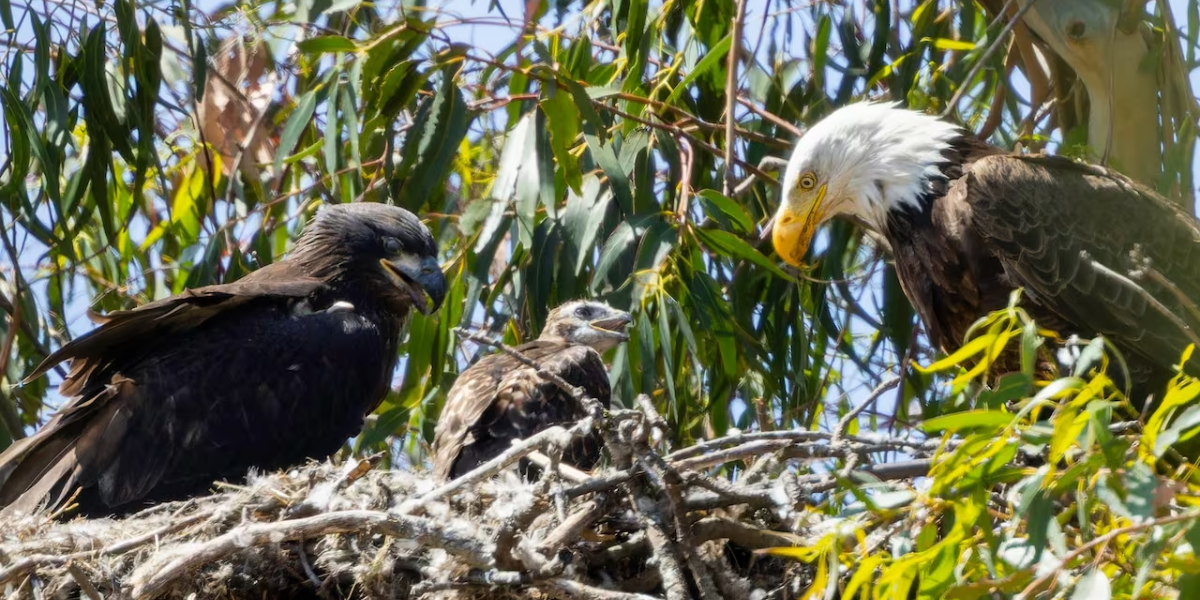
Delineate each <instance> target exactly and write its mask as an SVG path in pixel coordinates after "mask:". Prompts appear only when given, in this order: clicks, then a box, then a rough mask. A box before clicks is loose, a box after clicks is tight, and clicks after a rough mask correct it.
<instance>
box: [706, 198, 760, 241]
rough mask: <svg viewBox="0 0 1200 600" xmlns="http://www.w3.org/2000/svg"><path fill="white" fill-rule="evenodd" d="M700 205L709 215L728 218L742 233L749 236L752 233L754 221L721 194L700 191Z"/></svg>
mask: <svg viewBox="0 0 1200 600" xmlns="http://www.w3.org/2000/svg"><path fill="white" fill-rule="evenodd" d="M698 196H699V198H700V200H701V204H703V205H704V207H705V210H707V211H708V212H709V214H710V215H712V214H713V213H719V214H722V215H725V216H727V217H729V218H730V220H731V222H732V223H733V224H734V225H736V226H737V228H738V230H740V231H741V232H742V233H745V234H750V233H753V232H754V220H753V219H751V218H750V215H749V214H747V213H746V210H745V209H743V208H742V207H741V205H739V204H738V203H737V202H734V201H733V199H732V198H730V197H729V196H726V195H725V194H722V193H720V192H718V191H716V190H701V191H700V193H699V194H698Z"/></svg>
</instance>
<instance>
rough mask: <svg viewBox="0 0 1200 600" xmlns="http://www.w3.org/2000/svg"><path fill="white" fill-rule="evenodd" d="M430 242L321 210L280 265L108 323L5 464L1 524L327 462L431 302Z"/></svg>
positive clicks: (382, 216)
mask: <svg viewBox="0 0 1200 600" xmlns="http://www.w3.org/2000/svg"><path fill="white" fill-rule="evenodd" d="M445 291H446V281H445V278H444V277H443V275H442V272H441V270H440V269H439V268H438V261H437V246H436V244H435V242H434V239H433V237H432V236H431V235H430V233H429V230H428V229H426V228H425V226H424V225H422V224H421V222H420V221H418V220H417V218H416V217H415V216H413V214H412V213H410V212H408V211H406V210H404V209H401V208H397V207H394V206H385V205H381V204H346V205H338V206H329V207H327V208H325V209H323V210H322V211H321V212H320V213H319V214H318V215H317V217H316V219H315V220H314V222H313V223H311V224H310V225H309V226H308V227H307V228H306V229H305V231H304V233H303V235H301V236H300V239H299V240H298V241H297V242H296V246H295V248H294V249H293V250H292V251H291V253H290V254H289V255H288V256H287V258H285V259H283V260H280V261H279V262H276V263H274V264H271V265H268V266H266V267H264V268H262V269H259V270H258V271H255V272H253V273H251V274H249V275H247V276H246V277H244V278H243V279H241V280H240V281H237V282H235V283H229V284H224V285H214V286H209V287H203V288H198V289H193V290H188V291H186V292H184V293H182V294H179V295H177V296H172V297H170V298H166V299H163V300H159V301H157V302H152V303H150V304H146V305H144V306H139V307H137V308H135V309H133V310H129V311H122V312H117V313H113V314H110V315H108V316H107V317H104V318H103V324H102V325H101V326H100V327H99V328H97V329H96V330H94V331H92V332H90V333H88V334H86V335H83V336H80V337H79V338H76V339H75V340H73V341H71V342H70V343H68V344H66V345H64V346H63V347H62V348H60V349H59V350H58V351H57V352H54V353H53V354H52V355H50V356H49V357H48V358H46V360H45V361H44V362H43V363H42V364H41V365H40V366H39V367H38V368H37V369H36V370H35V371H34V373H33V375H31V377H36V376H39V375H41V374H43V373H45V372H46V371H47V370H48V369H49V368H50V367H52V366H54V365H55V364H57V363H59V362H61V361H64V360H70V361H71V367H70V372H69V374H68V375H67V378H66V379H65V380H63V382H62V385H61V386H60V388H59V389H60V391H61V392H62V394H63V395H64V396H68V397H70V398H71V400H70V401H69V402H68V403H67V404H66V405H65V406H64V407H63V408H62V409H61V410H59V411H58V413H57V414H56V415H55V416H54V417H53V418H52V419H51V420H50V422H49V423H47V424H46V425H45V426H44V427H42V428H41V430H40V431H38V432H37V433H36V434H34V435H33V436H31V437H29V438H26V439H23V440H19V441H17V442H16V443H14V444H13V445H12V446H10V447H9V448H8V449H7V450H5V451H4V452H3V454H0V506H5V507H7V508H5V509H4V512H5V513H11V512H14V511H21V512H26V511H30V510H33V509H35V508H37V507H39V506H48V507H50V508H57V507H60V506H62V505H63V503H64V502H65V501H66V500H67V499H68V498H69V497H70V496H71V494H72V493H74V491H75V490H76V489H78V488H82V491H81V492H80V494H79V496H78V497H77V499H76V501H77V502H78V504H79V513H81V514H84V515H92V516H98V515H107V514H120V513H124V512H128V511H130V510H134V509H137V508H140V507H142V506H144V505H146V504H148V503H152V502H161V501H166V500H174V499H180V498H185V497H188V496H191V495H195V494H198V493H202V492H204V491H205V490H206V489H208V488H209V486H210V485H211V484H212V483H213V481H215V480H218V479H224V478H234V479H236V478H241V477H243V476H244V475H245V474H246V471H247V469H248V468H249V467H258V468H262V469H273V468H280V467H285V466H288V465H293V464H296V463H300V462H302V461H304V460H305V459H308V458H324V457H326V456H328V455H329V454H331V453H333V452H334V451H336V450H337V449H338V448H339V447H340V446H341V445H342V444H343V443H344V442H345V441H346V439H347V438H349V437H350V436H353V435H355V434H356V433H358V431H359V430H360V429H361V428H362V424H363V418H364V417H365V416H366V415H367V414H368V413H370V412H371V411H372V410H373V409H374V408H375V407H376V406H377V405H378V404H379V402H380V400H382V399H383V397H384V395H385V393H386V392H387V390H388V385H389V383H390V381H391V376H392V369H393V367H394V366H395V365H396V361H397V358H398V353H397V351H398V346H399V343H400V339H399V338H400V331H401V327H402V326H403V323H404V319H405V317H406V316H407V315H408V311H409V309H410V308H414V307H415V308H416V309H417V310H419V311H421V312H422V313H425V314H429V313H431V312H433V311H435V310H437V308H438V307H439V306H440V305H441V303H442V298H443V297H444V295H445Z"/></svg>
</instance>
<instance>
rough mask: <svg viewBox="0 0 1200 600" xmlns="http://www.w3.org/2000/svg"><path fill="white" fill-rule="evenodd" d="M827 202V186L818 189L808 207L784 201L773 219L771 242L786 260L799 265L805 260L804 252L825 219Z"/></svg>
mask: <svg viewBox="0 0 1200 600" xmlns="http://www.w3.org/2000/svg"><path fill="white" fill-rule="evenodd" d="M824 202H825V186H821V187H820V188H818V189H817V197H816V198H815V199H814V200H813V202H812V204H810V205H808V206H806V207H799V209H797V208H796V207H793V206H792V205H791V204H790V203H786V202H785V203H784V205H783V206H781V207H779V212H778V213H777V214H776V215H775V218H774V219H773V223H772V224H773V226H772V228H771V243H772V244H774V246H775V251H776V252H778V253H779V257H780V258H782V259H783V260H784V262H786V263H788V264H789V265H792V266H794V267H799V266H801V265H802V263H803V261H804V253H805V252H808V245H809V244H811V243H812V239H813V235H815V234H816V232H817V225H820V224H821V222H822V221H823V220H824V219H823V218H822V217H824V212H823V209H824V207H823V206H822V204H824Z"/></svg>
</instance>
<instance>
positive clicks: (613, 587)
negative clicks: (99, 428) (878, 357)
mask: <svg viewBox="0 0 1200 600" xmlns="http://www.w3.org/2000/svg"><path fill="white" fill-rule="evenodd" d="M885 389H888V388H885V387H884V386H881V387H880V388H879V389H878V390H876V393H875V394H872V397H871V398H868V400H867V402H864V405H866V404H867V403H868V402H871V401H872V400H873V399H874V398H875V397H877V396H878V394H879V393H882V391H884V390H885ZM572 391H573V393H575V394H576V397H577V399H578V400H579V401H580V402H581V403H583V405H584V406H585V407H587V408H588V410H589V412H590V416H589V417H587V418H585V419H583V420H581V421H580V422H578V423H576V424H574V425H573V426H571V427H569V428H568V427H552V428H550V429H547V430H545V431H543V432H541V433H538V434H536V435H534V436H532V437H530V438H528V439H526V440H522V441H520V442H518V443H516V444H514V445H513V447H512V448H511V449H510V450H508V451H507V452H505V453H504V454H502V455H500V456H497V457H495V458H494V459H493V460H491V461H489V462H488V463H485V464H483V465H480V466H479V467H478V468H476V469H474V470H473V471H471V472H469V473H467V474H465V475H462V476H461V477H458V478H457V479H455V480H453V481H451V482H448V483H447V482H440V481H436V480H435V479H434V478H433V477H432V476H431V475H430V474H429V473H427V472H425V471H380V470H376V469H374V468H373V467H374V465H375V463H376V462H377V457H372V458H367V459H363V460H359V461H357V462H355V461H349V462H346V463H342V464H333V463H329V462H325V463H313V464H309V465H306V466H304V467H301V468H296V469H293V470H290V471H287V472H277V473H268V474H255V473H252V474H251V475H250V476H249V477H248V479H247V481H246V484H245V485H244V486H240V487H232V486H225V487H224V491H222V492H219V493H215V494H212V495H210V496H205V497H200V498H195V499H192V500H188V501H185V502H175V503H168V504H162V505H158V506H155V507H152V508H149V509H147V510H144V511H142V512H140V513H136V514H133V515H130V516H128V517H125V518H122V519H95V520H84V519H75V520H69V521H64V520H62V519H61V518H56V515H47V514H35V515H30V516H23V517H20V518H17V519H14V520H11V521H10V522H7V523H0V590H4V591H5V593H6V595H12V594H13V593H15V595H17V596H18V597H32V598H67V597H71V598H80V597H81V598H92V599H99V598H139V599H141V598H254V599H260V598H265V597H316V598H341V597H365V598H374V597H379V598H415V597H421V598H505V597H511V598H579V599H597V600H619V599H633V598H666V599H668V600H683V599H686V598H702V599H705V600H708V599H715V598H751V599H755V600H759V599H767V598H793V597H796V596H797V595H798V594H799V593H800V592H801V591H802V590H804V589H806V588H807V587H808V584H810V583H811V582H812V579H813V571H812V570H811V567H809V566H807V565H804V564H802V563H799V562H796V561H793V560H790V559H784V558H780V557H777V556H774V555H770V554H763V553H761V552H758V551H760V550H762V549H764V548H772V547H788V546H803V545H809V544H811V543H812V541H813V540H815V539H817V538H818V537H820V536H822V535H825V534H827V533H828V532H829V531H831V528H835V527H837V526H838V521H839V519H833V518H832V517H829V516H828V515H827V513H828V512H829V511H827V510H808V508H809V507H811V506H814V505H819V504H821V503H823V502H825V501H826V500H828V498H829V497H830V495H829V492H830V491H832V490H834V489H835V488H836V487H838V486H839V481H841V482H845V481H853V482H855V483H856V484H859V485H865V486H867V487H870V486H873V485H884V486H886V487H887V488H888V489H893V490H894V489H895V488H896V487H897V484H898V485H899V487H901V488H909V487H910V483H909V480H910V479H911V478H913V477H918V476H921V475H924V474H925V473H927V472H928V469H929V461H928V460H926V459H923V458H920V457H923V456H929V455H931V454H932V453H933V452H935V451H936V450H937V443H936V442H932V441H922V440H910V439H900V438H882V437H861V436H853V435H846V434H845V433H844V431H845V429H847V427H846V426H847V425H848V424H849V419H844V420H843V422H842V423H840V424H839V426H838V427H837V428H835V430H834V431H832V432H813V431H779V432H759V433H748V434H742V433H736V432H735V433H733V434H731V435H727V436H725V437H722V438H718V439H715V440H709V441H705V442H702V443H699V444H696V445H694V446H691V447H688V448H683V449H680V450H676V451H673V452H672V451H670V449H669V448H666V445H665V444H664V443H663V442H662V441H661V440H662V439H666V438H667V437H668V436H666V435H663V434H665V433H667V432H666V431H665V429H666V422H665V421H664V420H663V419H662V417H661V416H660V415H658V414H657V413H656V412H655V410H654V407H653V403H652V402H650V399H649V398H648V397H645V396H641V397H639V398H638V399H637V403H636V404H637V406H638V409H637V410H616V411H605V410H602V409H601V408H600V406H599V404H598V403H597V402H596V401H595V400H593V399H590V398H585V397H583V396H582V391H580V390H577V389H574V390H572ZM593 431H596V432H598V433H599V434H600V435H601V437H602V438H603V439H604V442H605V447H606V449H607V453H608V456H609V463H608V464H607V465H605V466H603V467H601V468H598V469H597V470H596V471H594V472H593V473H590V474H587V473H581V472H579V471H577V470H575V469H572V468H570V467H569V466H567V465H564V464H561V462H560V461H559V460H558V457H559V456H560V455H561V452H562V449H563V448H565V447H567V446H568V445H569V444H570V442H571V441H572V440H573V439H574V438H575V437H577V436H581V435H590V434H591V433H592V432H593ZM886 451H902V452H904V453H906V454H908V455H910V456H916V457H918V459H917V460H912V461H908V462H903V463H891V464H878V465H873V464H870V463H869V457H870V456H877V455H878V453H880V452H886ZM829 459H837V461H838V464H840V465H841V467H840V468H839V469H838V470H836V471H831V470H829V469H824V470H820V471H819V472H809V470H808V469H805V468H803V465H802V464H801V463H803V462H807V461H812V460H822V462H824V463H826V464H832V460H829ZM518 464H521V465H523V466H524V468H523V469H522V470H524V471H525V472H529V471H528V468H529V467H530V466H531V465H532V466H534V467H536V469H535V470H536V471H538V472H540V473H541V474H540V476H538V477H537V478H536V479H533V480H532V481H529V480H525V479H523V478H522V477H521V476H519V475H518V472H519V471H518V468H517V466H518ZM886 481H891V482H892V483H884V482H886ZM881 531H883V530H881ZM873 543H874V544H876V545H879V544H884V543H886V536H884V535H883V534H881V535H880V539H879V540H875V541H874V542H873Z"/></svg>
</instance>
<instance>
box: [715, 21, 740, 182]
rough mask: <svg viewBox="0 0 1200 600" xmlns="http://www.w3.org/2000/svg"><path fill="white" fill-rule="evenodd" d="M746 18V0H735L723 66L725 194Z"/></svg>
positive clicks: (734, 134) (730, 169) (733, 144)
mask: <svg viewBox="0 0 1200 600" xmlns="http://www.w3.org/2000/svg"><path fill="white" fill-rule="evenodd" d="M745 20H746V0H737V11H736V13H735V14H734V17H733V33H732V34H731V35H732V36H733V38H732V39H731V40H730V44H729V57H728V62H727V63H726V67H725V181H724V183H723V187H722V188H721V189H722V191H723V192H724V194H725V195H726V196H729V195H731V194H732V193H733V188H734V181H735V180H736V178H735V176H734V174H733V153H734V150H735V149H736V146H737V127H736V126H735V120H734V118H733V117H734V108H736V107H737V97H738V93H737V90H738V85H737V82H738V56H739V55H740V54H741V53H742V32H743V29H744V26H745Z"/></svg>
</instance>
